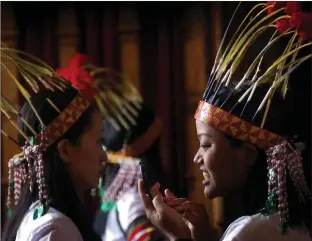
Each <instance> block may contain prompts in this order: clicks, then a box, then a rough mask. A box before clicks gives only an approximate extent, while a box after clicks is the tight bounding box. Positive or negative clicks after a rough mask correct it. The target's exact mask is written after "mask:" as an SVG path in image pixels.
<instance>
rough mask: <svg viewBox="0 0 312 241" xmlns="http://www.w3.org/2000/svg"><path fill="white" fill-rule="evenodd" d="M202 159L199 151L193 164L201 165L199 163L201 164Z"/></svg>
mask: <svg viewBox="0 0 312 241" xmlns="http://www.w3.org/2000/svg"><path fill="white" fill-rule="evenodd" d="M200 159H201V157H200V153H199V150H198V151H197V152H196V154H195V156H194V159H193V162H194V163H195V164H199V163H200Z"/></svg>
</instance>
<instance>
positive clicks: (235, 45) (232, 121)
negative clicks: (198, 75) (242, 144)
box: [195, 2, 312, 227]
mask: <svg viewBox="0 0 312 241" xmlns="http://www.w3.org/2000/svg"><path fill="white" fill-rule="evenodd" d="M239 5H240V4H239ZM239 5H238V7H239ZM238 7H237V8H236V10H235V12H234V14H233V16H232V19H231V20H230V24H231V22H232V21H233V18H234V16H235V14H236V12H237V10H238ZM230 24H229V25H228V27H227V29H226V31H225V35H224V37H223V39H222V42H221V45H220V47H219V50H218V52H217V56H216V59H215V62H214V65H213V68H212V70H211V73H210V76H209V79H208V83H207V86H206V89H205V92H204V95H203V98H202V100H201V101H200V103H199V105H198V108H197V111H196V113H195V119H197V120H200V121H202V122H205V123H208V124H210V125H211V126H212V127H214V128H216V129H218V130H220V131H222V132H223V133H225V134H226V135H229V136H232V137H234V138H237V139H239V140H242V141H246V142H250V143H252V144H254V145H256V146H258V147H259V148H262V149H264V150H267V154H268V165H269V168H270V170H269V179H270V180H269V198H268V202H267V205H266V210H267V212H268V213H270V212H271V211H272V210H273V209H277V210H279V213H280V216H281V221H282V223H283V224H286V223H287V220H288V206H287V197H286V187H285V176H286V169H287V170H288V171H289V173H290V174H291V176H292V179H293V181H294V183H295V186H296V187H297V189H298V192H299V193H300V194H301V196H302V197H308V198H311V192H310V191H309V189H308V188H307V184H306V182H305V179H304V175H303V170H302V167H301V162H300V160H301V159H300V151H298V150H294V149H293V148H291V146H290V145H288V144H287V141H286V140H285V137H282V136H280V135H278V134H276V133H272V132H270V131H268V130H265V129H264V127H265V121H266V117H267V114H268V112H269V110H270V105H271V103H272V99H273V96H274V95H275V94H276V92H277V90H281V93H282V95H283V96H284V97H285V96H286V92H287V89H288V84H289V76H290V74H291V73H292V72H293V71H294V70H296V69H297V68H298V66H300V65H301V64H302V63H303V62H304V61H307V60H309V59H311V58H312V53H311V52H310V53H309V54H307V55H305V56H303V57H298V52H299V51H300V50H302V49H304V48H310V49H311V46H312V42H311V40H312V28H311V24H312V13H307V12H302V11H301V4H300V2H268V3H259V4H257V5H256V6H254V7H253V8H252V9H251V10H250V12H249V13H248V14H247V16H246V17H245V18H244V19H243V21H242V23H241V24H240V25H239V27H238V29H237V30H236V31H235V33H234V35H233V36H232V37H231V38H230V41H229V43H228V45H226V46H225V37H226V34H227V32H228V29H229V26H230ZM270 29H273V30H275V31H274V33H273V34H272V35H271V37H270V39H269V40H268V43H267V44H266V46H265V47H264V48H263V49H260V50H259V52H258V54H257V56H256V57H255V58H254V59H253V60H252V61H251V63H250V65H248V66H249V68H248V69H247V70H246V72H244V73H242V75H241V77H240V78H238V81H236V82H235V81H233V75H234V74H236V72H237V70H238V68H239V67H240V66H241V65H242V63H244V60H245V59H246V58H244V57H245V55H246V53H247V51H248V50H249V49H250V48H255V49H257V48H256V47H255V46H254V45H253V43H254V42H255V41H256V40H257V39H258V38H259V37H260V36H261V35H262V34H264V33H266V32H268V30H270ZM284 37H289V41H288V44H287V45H286V47H285V49H284V51H283V53H282V54H281V55H280V56H278V57H277V58H276V59H275V60H274V62H273V63H272V64H271V65H270V66H269V67H268V68H267V69H266V70H265V71H264V72H261V71H260V69H261V67H262V65H263V59H265V58H266V57H267V56H268V55H269V53H270V50H271V49H272V48H274V46H275V45H276V44H277V43H278V42H279V40H281V39H282V38H284ZM223 49H224V50H223ZM222 50H223V51H222ZM270 57H272V56H270ZM245 63H246V62H245ZM236 80H237V78H236ZM247 80H248V81H249V82H251V85H250V87H249V88H248V89H247V90H246V91H245V92H244V93H243V94H242V95H241V96H239V97H238V99H237V102H236V104H235V105H233V106H232V109H231V110H230V111H229V112H227V111H225V110H223V109H222V106H224V104H225V103H226V102H227V101H228V100H229V99H230V97H233V96H237V95H235V94H236V93H237V92H238V90H239V89H240V87H241V86H242V85H243V84H244V83H245V82H246V81H247ZM230 84H231V85H234V89H233V90H232V92H231V93H230V94H229V95H228V96H227V97H226V99H225V101H224V102H223V103H222V104H221V105H220V107H217V106H214V105H212V104H211V103H213V101H214V99H215V98H216V96H217V94H218V91H219V90H220V89H221V88H222V87H227V86H229V85H230ZM262 84H268V85H269V86H270V87H269V89H268V91H267V92H266V93H265V94H264V95H263V97H262V98H263V99H262V101H261V103H260V104H259V106H258V108H257V109H256V110H255V113H254V117H255V116H256V115H260V113H263V117H262V121H261V124H260V125H259V126H256V125H253V124H251V123H249V122H247V121H245V120H243V119H242V118H240V117H238V116H235V115H232V114H231V112H232V111H233V110H234V108H235V107H236V106H237V105H238V104H244V106H245V107H246V106H247V105H248V104H249V103H250V100H251V99H252V98H253V96H254V93H255V91H256V89H257V88H258V87H259V86H260V85H262ZM245 107H244V108H243V109H242V113H241V115H240V116H242V115H243V112H244V110H245ZM297 167H298V168H301V169H296V168H297ZM295 169H296V171H294V170H295ZM296 175H297V178H296V177H295V176H296ZM299 179H300V180H299ZM284 227H285V225H284Z"/></svg>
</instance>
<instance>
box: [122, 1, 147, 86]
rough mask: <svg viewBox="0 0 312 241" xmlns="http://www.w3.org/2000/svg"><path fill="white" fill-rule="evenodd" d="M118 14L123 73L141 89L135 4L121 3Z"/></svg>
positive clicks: (138, 27) (138, 28)
mask: <svg viewBox="0 0 312 241" xmlns="http://www.w3.org/2000/svg"><path fill="white" fill-rule="evenodd" d="M118 15H119V19H118V35H119V44H120V62H121V73H122V74H123V76H125V78H127V79H128V80H129V81H131V82H132V83H133V84H134V86H135V87H136V88H137V90H138V91H140V90H141V84H140V52H139V51H140V50H139V48H140V46H139V44H140V41H139V30H140V26H139V23H138V16H137V11H136V8H135V5H134V4H133V3H123V4H121V5H120V9H119V14H118Z"/></svg>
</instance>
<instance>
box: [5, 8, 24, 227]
mask: <svg viewBox="0 0 312 241" xmlns="http://www.w3.org/2000/svg"><path fill="white" fill-rule="evenodd" d="M1 13H2V16H1V20H2V24H1V41H2V43H3V44H4V45H6V46H7V47H9V48H15V47H16V45H17V35H18V32H17V29H16V24H15V19H14V14H13V9H12V5H11V3H8V2H5V3H1ZM1 61H5V59H3V58H1ZM7 67H8V68H9V69H10V70H11V72H12V73H13V75H14V76H16V77H17V70H16V67H15V66H14V65H12V64H8V65H7ZM1 94H2V95H4V96H5V97H7V98H8V99H9V100H11V101H12V102H13V103H14V104H15V106H16V107H17V108H19V106H17V104H18V94H19V92H18V89H17V87H16V85H15V83H14V82H13V80H12V79H11V77H10V76H9V74H8V73H7V72H6V71H5V70H2V71H1ZM1 129H3V130H4V131H5V132H6V133H8V134H9V135H10V136H12V137H13V138H15V139H16V138H17V131H16V129H15V128H14V127H13V126H12V125H11V124H10V122H9V121H8V119H7V118H6V117H4V116H3V115H1ZM19 151H20V148H19V147H18V146H17V145H16V144H15V143H13V142H12V141H10V140H8V139H7V138H6V137H4V136H3V135H1V217H2V226H3V224H4V220H5V217H6V216H5V213H6V196H7V195H6V194H7V186H8V161H9V159H10V158H11V157H12V156H13V155H15V154H17V153H18V152H19Z"/></svg>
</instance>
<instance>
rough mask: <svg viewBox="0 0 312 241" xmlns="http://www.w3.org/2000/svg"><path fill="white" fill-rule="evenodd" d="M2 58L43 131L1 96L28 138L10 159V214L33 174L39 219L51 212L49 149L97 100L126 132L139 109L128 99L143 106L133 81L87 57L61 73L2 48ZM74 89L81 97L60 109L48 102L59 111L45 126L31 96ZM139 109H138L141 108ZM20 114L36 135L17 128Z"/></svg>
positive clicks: (3, 109) (3, 107) (3, 108)
mask: <svg viewBox="0 0 312 241" xmlns="http://www.w3.org/2000/svg"><path fill="white" fill-rule="evenodd" d="M1 55H2V62H1V69H2V70H3V71H7V73H8V74H9V76H10V77H11V78H10V80H11V81H13V82H14V83H15V84H16V86H17V88H18V90H19V91H20V93H21V94H22V95H23V97H24V98H25V100H26V101H27V102H28V103H29V105H30V106H31V108H32V110H33V111H34V113H35V115H36V117H37V118H38V120H39V122H40V124H41V127H42V128H41V131H40V132H39V133H37V132H36V131H35V130H34V129H33V128H32V127H31V126H30V125H29V123H27V121H26V120H25V119H24V118H23V116H21V115H20V114H19V111H18V110H17V108H16V107H15V105H14V104H13V103H12V101H11V100H9V99H8V98H6V97H5V96H4V95H1V112H2V113H3V114H4V116H6V117H7V118H8V120H9V121H10V122H11V123H12V125H13V126H14V127H15V128H16V130H17V131H18V132H19V133H20V134H21V135H22V136H23V137H24V138H25V140H26V143H25V145H23V146H22V147H21V149H22V153H21V154H18V155H16V156H14V157H13V158H12V159H11V160H10V161H9V188H8V201H7V206H8V208H9V211H10V209H11V194H12V193H11V192H12V191H13V190H14V200H15V204H17V202H18V200H19V195H20V189H21V186H22V185H23V184H25V183H27V182H29V184H30V190H31V191H32V188H33V183H31V180H32V176H33V174H34V173H33V172H35V174H36V182H37V185H38V188H39V200H40V206H39V208H37V209H36V210H35V213H34V219H35V218H37V217H39V216H42V215H44V214H45V213H46V212H47V210H48V193H47V187H46V183H45V178H44V171H43V165H44V158H43V153H44V152H45V151H46V150H47V148H48V147H49V146H50V145H51V144H53V143H54V142H56V141H58V140H59V139H60V138H61V137H62V136H63V135H64V134H65V133H66V131H67V130H69V129H70V128H71V126H72V125H74V123H75V122H76V121H77V120H78V119H79V118H80V116H81V115H82V114H83V113H84V112H85V111H86V110H87V109H88V107H89V106H90V105H91V103H92V102H93V100H94V101H95V102H96V103H97V104H98V107H99V110H100V111H101V113H102V114H103V116H104V118H105V119H107V120H109V121H110V122H111V123H112V125H113V126H114V127H115V128H117V129H118V128H120V126H119V125H118V124H117V121H116V120H118V122H119V123H122V125H123V127H124V128H129V126H131V124H135V122H134V121H133V117H132V116H131V114H129V112H131V111H132V115H133V116H135V115H136V113H137V110H135V109H134V108H133V107H132V108H129V107H128V105H127V103H128V102H129V101H133V102H134V103H140V101H141V97H140V96H139V95H138V93H137V92H136V89H135V88H134V87H133V86H132V85H131V84H130V83H128V82H127V81H125V80H124V79H123V78H120V76H118V78H116V74H115V73H114V72H112V71H110V70H109V69H105V68H98V67H95V66H92V65H88V60H87V57H86V56H84V55H76V57H75V58H73V59H72V60H71V61H70V63H69V66H68V67H67V68H63V69H58V70H57V71H54V70H53V69H52V68H51V67H50V66H48V65H47V64H46V63H44V62H43V61H41V60H39V59H37V58H35V57H33V56H31V55H28V54H26V53H24V52H22V51H18V50H15V49H10V48H7V47H1ZM8 64H14V66H16V68H17V71H18V73H20V75H21V76H22V78H23V80H24V83H25V84H24V85H23V84H22V82H20V81H19V80H18V79H17V78H16V77H15V76H14V75H13V74H12V72H11V71H10V69H9V68H8ZM7 81H9V80H7ZM71 88H75V89H77V90H78V94H77V95H76V96H75V97H74V99H73V100H72V101H71V102H70V103H69V104H68V106H67V107H66V108H65V109H64V110H62V111H60V110H59V108H58V106H56V105H55V104H54V103H53V102H52V101H51V100H50V99H46V101H47V102H48V103H49V104H50V105H51V107H52V108H53V109H54V110H56V111H57V112H58V113H59V115H58V116H57V117H56V118H55V119H54V120H53V121H52V122H51V123H50V124H49V125H46V124H45V123H44V122H43V121H42V118H41V117H40V115H39V113H38V111H37V110H36V108H35V107H34V106H33V104H32V101H31V92H33V93H39V92H41V91H44V90H47V89H48V90H51V91H66V90H67V89H71ZM137 107H138V109H139V104H138V105H137ZM16 116H17V117H19V119H20V120H21V121H22V122H23V123H24V124H25V125H26V126H27V127H28V128H29V130H30V131H31V132H32V134H33V135H32V136H27V135H26V134H25V133H24V132H23V131H22V130H21V129H20V128H19V127H18V125H17V124H16V123H15V121H14V119H13V117H16ZM1 131H2V133H3V134H4V135H5V136H7V137H8V138H10V139H11V140H13V141H14V142H15V143H17V142H16V141H15V140H14V138H12V137H10V136H9V135H7V133H6V132H5V130H1ZM13 176H14V177H13Z"/></svg>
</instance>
